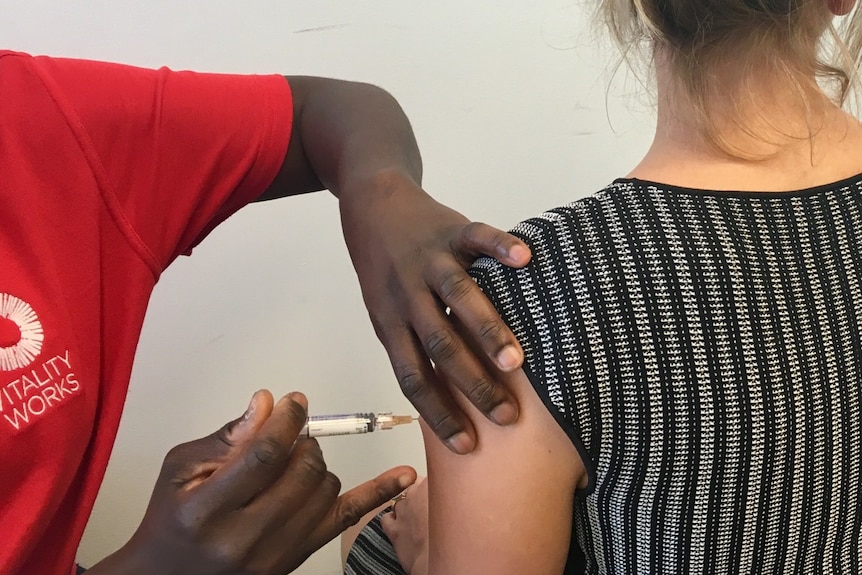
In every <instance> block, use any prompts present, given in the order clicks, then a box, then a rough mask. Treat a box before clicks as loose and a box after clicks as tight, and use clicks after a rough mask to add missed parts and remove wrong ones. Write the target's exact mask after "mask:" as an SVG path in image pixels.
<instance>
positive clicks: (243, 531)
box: [88, 391, 416, 575]
mask: <svg viewBox="0 0 862 575" xmlns="http://www.w3.org/2000/svg"><path fill="white" fill-rule="evenodd" d="M306 410H307V401H306V399H305V397H304V396H303V395H302V394H299V393H293V394H290V395H288V396H286V397H284V398H282V399H281V400H280V401H279V402H278V403H277V404H275V406H273V399H272V395H271V394H270V393H269V392H268V391H260V392H258V393H257V394H255V396H254V397H253V398H252V402H251V404H250V406H249V410H248V411H247V412H246V414H245V415H244V416H243V417H241V418H239V419H237V420H234V421H232V422H230V423H228V424H227V425H225V426H224V427H223V428H222V429H220V430H219V431H218V432H216V433H214V434H212V435H210V436H208V437H205V438H203V439H199V440H197V441H192V442H190V443H185V444H182V445H179V446H177V447H175V448H173V449H172V450H171V451H170V452H169V453H168V455H167V457H166V458H165V462H164V464H163V466H162V471H161V474H160V475H159V478H158V480H157V482H156V486H155V489H154V490H153V495H152V498H151V500H150V504H149V507H148V508H147V512H146V515H145V516H144V520H143V522H142V523H141V525H140V527H139V528H138V530H137V532H136V533H135V534H134V535H133V537H132V539H131V540H130V541H129V542H128V543H127V544H126V545H125V546H124V547H123V548H122V549H121V550H119V551H118V552H117V553H115V554H114V555H112V556H110V557H108V558H107V559H105V560H104V561H102V562H101V563H99V564H98V565H96V566H94V567H93V568H92V569H91V570H89V571H88V574H92V575H106V574H112V575H117V574H121V573H122V574H126V573H128V574H132V573H134V574H136V575H149V574H159V575H172V574H177V575H180V574H182V575H215V574H225V575H227V574H231V575H232V574H235V573H243V574H254V575H276V574H277V575H283V574H285V573H289V572H290V571H293V570H294V569H296V567H298V566H299V565H300V564H301V563H302V562H303V561H305V560H306V559H307V558H308V557H309V556H310V555H311V554H312V553H313V552H314V551H316V550H317V549H319V548H320V547H321V546H323V545H324V544H326V543H327V542H329V541H330V540H332V539H333V538H334V537H336V536H337V535H338V534H340V533H341V532H342V531H343V530H344V529H346V528H347V527H349V526H350V525H353V524H354V523H356V522H357V521H358V520H359V519H360V518H361V517H362V516H363V515H365V513H367V512H368V511H369V510H371V509H374V508H375V507H377V506H379V505H381V504H383V503H384V502H386V501H387V500H388V499H390V498H392V497H393V496H395V495H396V494H398V493H399V492H401V491H402V490H403V489H404V488H406V487H407V486H408V485H410V484H411V483H413V481H414V480H415V478H416V472H415V471H414V470H413V469H411V468H409V467H400V468H396V469H392V470H390V471H387V472H386V473H384V474H382V475H380V476H379V477H377V478H376V479H374V480H372V481H369V482H367V483H365V484H363V485H360V486H359V487H356V488H355V489H353V490H351V491H348V492H347V493H344V494H343V495H341V496H339V491H340V489H341V484H340V482H339V480H338V478H337V477H335V475H333V474H332V473H330V472H328V471H327V470H326V463H325V462H324V460H323V454H322V453H321V451H320V446H319V445H318V444H317V441H315V440H313V439H299V440H297V436H298V435H299V432H300V430H301V429H302V427H303V425H305V422H306V419H307V415H306Z"/></svg>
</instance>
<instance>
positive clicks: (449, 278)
mask: <svg viewBox="0 0 862 575" xmlns="http://www.w3.org/2000/svg"><path fill="white" fill-rule="evenodd" d="M475 285H476V284H475V283H474V282H473V279H472V278H471V277H470V276H469V275H467V274H466V273H464V272H463V271H462V270H457V271H454V270H453V271H450V272H447V273H446V274H445V275H444V276H443V278H442V279H441V280H440V287H439V290H440V297H442V298H443V301H445V302H447V303H455V302H458V301H460V300H462V299H464V298H465V297H467V296H468V295H469V294H470V292H471V291H472V290H473V288H474V287H475Z"/></svg>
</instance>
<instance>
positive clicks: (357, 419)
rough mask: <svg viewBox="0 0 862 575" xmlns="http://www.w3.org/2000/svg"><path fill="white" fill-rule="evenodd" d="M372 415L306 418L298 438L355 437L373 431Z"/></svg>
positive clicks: (350, 414)
mask: <svg viewBox="0 0 862 575" xmlns="http://www.w3.org/2000/svg"><path fill="white" fill-rule="evenodd" d="M374 425H375V415H374V414H373V413H347V414H343V415H322V416H312V417H309V418H308V423H306V424H305V427H303V428H302V431H301V432H300V434H299V436H300V437H330V436H333V435H356V434H361V433H369V432H372V431H374Z"/></svg>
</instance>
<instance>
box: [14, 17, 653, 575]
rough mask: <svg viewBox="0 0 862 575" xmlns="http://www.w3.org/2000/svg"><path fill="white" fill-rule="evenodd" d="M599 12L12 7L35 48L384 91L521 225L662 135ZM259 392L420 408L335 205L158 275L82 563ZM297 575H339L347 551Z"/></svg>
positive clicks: (405, 443) (227, 229)
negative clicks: (179, 448)
mask: <svg viewBox="0 0 862 575" xmlns="http://www.w3.org/2000/svg"><path fill="white" fill-rule="evenodd" d="M584 5H586V6H594V5H595V2H592V1H589V2H587V1H584V2H577V1H559V0H532V1H527V0H520V1H518V0H494V1H492V0H434V1H424V0H407V1H404V0H401V1H398V0H314V1H313V2H300V1H298V0H279V1H275V0H266V1H264V0H260V1H252V0H245V1H242V0H233V1H227V0H149V1H147V2H130V1H128V0H124V1H120V0H111V1H107V0H101V1H90V2H84V1H80V0H78V1H69V0H65V1H59V0H56V1H46V0H27V1H20V0H14V1H13V0H3V1H0V7H2V14H3V16H2V21H0V38H2V43H3V44H4V45H5V47H8V48H12V49H17V50H22V51H28V52H31V53H47V54H53V55H58V56H73V57H84V58H95V59H104V60H113V61H121V62H126V63H131V64H137V65H144V66H160V65H169V66H171V67H174V68H191V69H199V70H206V71H220V72H280V73H286V74H314V75H329V76H336V77H343V78H350V79H361V80H365V81H370V82H373V83H377V84H380V85H382V86H384V87H386V88H387V89H389V90H390V91H391V92H392V93H393V94H395V95H396V97H398V98H399V99H400V100H401V102H402V104H403V106H404V107H405V109H406V110H407V111H408V114H409V115H410V116H411V118H412V120H413V123H414V127H415V130H416V133H417V136H418V138H419V142H420V144H421V146H422V150H423V152H424V158H425V165H426V182H425V183H426V188H427V189H428V190H429V191H430V192H431V193H433V194H434V195H436V196H437V197H438V198H439V199H441V200H442V201H444V202H446V203H448V204H450V205H452V206H453V207H455V208H457V209H459V210H461V211H463V212H464V213H466V214H467V215H469V216H471V217H473V218H475V219H480V220H484V221H487V222H489V223H492V224H494V225H497V226H501V227H508V226H511V225H513V224H514V223H516V222H517V221H518V220H520V219H523V218H525V217H528V216H531V215H534V214H535V213H537V212H539V211H541V210H543V209H546V208H550V207H554V206H555V205H559V204H561V203H564V202H567V201H569V200H573V199H576V198H578V197H581V196H583V195H585V194H587V193H589V192H592V191H595V190H596V189H598V188H599V187H601V186H603V185H604V184H606V183H607V182H609V181H610V180H611V179H612V178H614V177H617V176H621V175H624V173H625V172H626V170H627V169H628V168H631V167H632V166H633V165H634V163H635V162H636V161H637V160H638V159H639V157H640V155H641V154H642V153H643V152H644V151H645V149H646V146H647V144H648V142H649V139H650V138H651V126H652V118H651V114H650V112H649V111H648V110H647V111H644V110H645V109H647V108H648V105H646V104H643V103H637V102H635V103H634V104H631V105H629V106H628V107H626V106H624V105H623V104H622V103H621V102H622V100H623V98H624V97H625V96H626V93H631V92H633V91H635V90H636V89H637V85H636V83H635V82H633V81H629V82H627V83H626V86H625V87H624V88H622V87H621V84H622V82H620V81H615V82H614V87H613V88H612V89H611V91H610V97H609V98H608V99H607V103H608V106H607V107H606V92H607V90H606V88H607V86H608V83H609V79H610V74H609V69H610V68H611V67H612V65H613V64H614V62H615V59H616V53H615V52H614V51H613V49H612V48H611V47H610V44H609V43H608V42H596V41H595V40H594V38H593V36H592V35H591V34H592V32H591V23H590V18H589V15H588V8H586V7H584ZM623 76H624V75H623ZM618 80H619V78H618ZM633 110H634V113H633ZM637 110H640V112H637ZM261 387H267V388H270V389H272V390H273V391H274V393H276V394H281V393H284V392H287V391H290V390H294V389H299V390H303V391H305V392H306V394H307V395H308V396H309V398H310V404H311V410H312V411H313V412H315V413H327V412H341V411H354V410H379V411H382V410H394V411H410V408H409V404H408V403H407V402H406V401H405V400H404V399H402V398H401V396H400V393H399V392H398V389H397V385H396V383H395V380H394V378H393V377H392V375H391V372H390V368H389V365H388V362H387V360H386V356H385V353H384V351H383V349H382V347H380V345H379V344H378V343H377V341H376V339H375V338H374V334H373V332H372V329H371V327H370V325H369V323H368V321H367V319H366V314H365V310H364V308H363V306H362V301H361V297H360V294H359V289H358V285H357V282H356V280H355V277H354V275H353V271H352V268H351V266H350V262H349V259H348V257H347V253H346V250H345V248H344V246H343V242H342V239H341V233H340V227H339V220H338V213H337V209H336V204H335V200H334V199H333V198H332V197H330V196H329V195H328V194H326V193H320V194H314V195H311V196H308V197H300V198H293V199H289V200H283V201H279V202H274V203H267V204H264V205H256V206H251V207H249V208H247V209H245V210H243V211H242V212H241V213H240V214H238V215H237V216H236V217H234V218H233V219H232V220H230V221H229V222H228V223H227V224H226V225H224V226H222V228H220V229H219V230H217V232H216V233H214V234H213V235H212V236H211V237H210V238H209V239H208V240H207V241H206V242H205V244H204V245H203V246H201V247H200V248H199V249H198V250H197V251H196V253H195V255H194V256H193V257H192V258H183V259H182V260H180V261H178V262H177V263H176V264H175V265H174V266H173V268H172V269H170V270H169V271H168V272H167V273H166V274H165V275H164V276H163V279H162V281H161V282H160V284H159V286H158V287H157V289H156V292H155V295H154V298H153V301H152V306H151V308H150V313H149V315H148V317H147V321H146V325H145V328H144V333H143V337H142V340H141V345H140V350H139V353H138V361H137V364H136V367H135V373H134V377H133V381H132V386H131V390H130V393H129V400H128V404H127V409H126V413H125V417H124V420H123V424H122V426H121V429H120V434H119V437H118V440H117V445H116V449H115V451H114V455H113V459H112V461H111V466H110V468H109V470H108V475H107V479H106V480H105V483H104V486H103V488H102V492H101V496H100V499H99V501H98V503H97V505H96V509H95V511H94V514H93V517H92V520H91V521H90V525H89V528H88V531H87V533H86V536H85V538H84V541H83V543H82V545H81V549H80V554H79V558H80V560H81V561H82V562H84V563H85V564H90V563H92V562H94V561H96V560H97V559H99V558H100V557H102V556H104V555H105V554H106V553H108V552H110V551H111V550H113V549H115V548H116V547H118V546H119V545H121V544H122V543H123V542H124V541H125V540H126V539H127V538H128V536H129V535H130V534H131V532H132V531H133V530H134V528H135V526H136V525H137V522H138V521H139V520H140V518H141V516H142V514H143V511H144V507H145V505H146V502H147V499H148V497H149V492H150V489H151V487H152V484H153V482H154V480H155V477H156V474H157V472H158V470H159V466H160V463H161V459H162V456H163V454H164V453H165V452H166V451H167V450H168V449H169V448H170V447H171V446H173V445H174V444H176V443H179V442H182V441H185V440H188V439H192V438H195V437H198V436H201V435H204V434H207V433H209V432H211V431H213V430H215V429H216V428H217V427H219V426H220V425H221V424H222V423H224V422H226V421H228V420H229V419H231V418H233V417H236V416H238V415H239V414H240V413H242V411H243V409H244V407H245V404H246V402H247V400H248V398H249V397H250V395H251V394H252V392H253V391H254V390H256V389H258V388H261ZM321 443H322V445H323V448H324V452H325V453H326V455H327V459H328V462H329V464H330V467H331V468H332V469H333V470H334V471H335V472H336V473H337V474H338V475H339V476H340V477H341V478H342V480H343V482H344V485H345V486H350V485H354V484H356V483H358V482H360V481H362V480H364V479H366V478H368V477H370V476H372V475H373V474H376V473H378V472H379V471H381V470H383V469H385V468H387V467H389V466H393V465H396V464H401V463H408V464H412V465H414V466H416V467H418V468H420V469H421V468H423V467H424V459H423V455H422V451H421V442H420V439H419V433H418V429H412V430H398V431H392V432H388V434H383V433H381V434H378V435H377V436H368V437H358V438H335V439H330V440H323V441H322V442H321ZM299 573H303V574H314V575H324V574H325V575H329V574H332V573H340V570H339V563H338V553H337V547H336V546H334V545H331V546H329V547H327V548H325V549H324V550H323V551H322V552H321V553H319V554H318V555H316V556H315V557H313V558H312V559H311V560H309V561H308V563H307V564H306V565H305V566H304V567H303V568H301V569H300V570H299Z"/></svg>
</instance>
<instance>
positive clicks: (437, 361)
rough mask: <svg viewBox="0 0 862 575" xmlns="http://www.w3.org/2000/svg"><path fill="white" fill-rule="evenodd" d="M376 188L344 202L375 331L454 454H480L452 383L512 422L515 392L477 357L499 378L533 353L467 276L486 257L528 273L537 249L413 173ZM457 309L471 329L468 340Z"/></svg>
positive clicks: (347, 236) (410, 394)
mask: <svg viewBox="0 0 862 575" xmlns="http://www.w3.org/2000/svg"><path fill="white" fill-rule="evenodd" d="M367 186H368V188H367V189H363V190H362V192H363V193H353V194H347V195H343V196H342V199H341V202H340V208H341V214H342V225H343V228H344V235H345V240H346V241H347V246H348V248H349V250H350V254H351V258H352V259H353V263H354V267H355V268H356V272H357V275H358V276H359V280H360V284H361V286H362V293H363V297H364V298H365V303H366V305H367V307H368V310H369V315H370V316H371V321H372V324H373V325H374V328H375V331H376V333H377V335H378V337H379V338H380V340H381V341H382V343H383V345H384V346H385V347H386V349H387V352H388V354H389V358H390V361H391V362H392V366H393V369H394V370H395V373H396V376H397V377H398V380H399V383H400V385H401V387H402V389H403V390H404V393H405V395H407V397H408V398H409V399H410V401H411V402H412V403H413V405H414V406H415V407H416V409H417V410H418V411H419V413H420V414H421V415H422V417H423V418H424V419H425V420H426V421H427V422H428V423H429V425H430V426H431V428H432V429H434V431H435V433H436V434H437V436H438V437H440V438H441V439H443V440H444V441H445V442H446V443H447V445H448V446H449V448H450V449H452V450H453V451H455V452H458V453H466V452H469V451H471V450H472V449H473V447H474V445H475V441H474V437H473V429H472V426H471V425H470V424H469V422H468V420H467V419H466V418H465V417H464V414H463V412H462V411H461V410H460V409H458V408H457V407H456V405H455V404H454V403H453V402H452V401H451V397H450V396H449V394H448V393H447V392H446V390H445V389H444V388H445V386H443V385H442V384H441V381H442V379H443V378H445V379H447V380H449V381H450V382H452V383H453V384H454V385H455V386H456V387H457V388H458V389H460V390H461V391H463V392H464V393H465V395H466V396H467V397H469V398H470V399H471V401H475V402H476V406H477V407H478V408H479V409H480V411H482V412H483V413H484V414H485V415H486V416H488V417H490V418H492V419H493V420H494V421H496V422H498V423H501V424H508V423H512V422H514V421H515V420H516V419H517V414H518V411H517V405H516V403H515V402H514V400H513V398H512V395H511V393H509V392H508V391H507V390H506V388H505V387H503V386H498V385H495V384H494V383H493V382H495V381H497V380H498V379H499V378H497V377H492V376H491V375H492V374H491V373H489V368H487V367H485V366H484V363H483V361H482V358H480V357H479V356H478V355H477V354H483V355H484V356H487V357H488V358H490V359H491V361H492V362H493V364H492V365H493V367H491V368H490V369H500V370H504V371H513V370H516V369H518V368H519V367H520V365H521V363H522V361H523V352H522V350H521V347H520V346H519V345H518V342H517V341H516V339H515V337H514V336H513V335H512V333H511V331H510V330H509V328H508V327H507V326H506V325H505V324H504V323H503V322H502V320H501V319H500V317H499V315H498V314H497V312H496V310H495V309H494V308H493V306H492V305H491V303H490V302H489V301H488V300H487V298H486V297H485V295H484V294H483V293H482V291H481V290H480V289H479V287H478V286H477V285H476V284H475V282H473V281H472V279H471V278H470V276H469V275H468V274H467V273H466V271H465V269H466V268H467V267H468V266H469V265H470V264H471V263H472V262H473V260H474V259H475V258H476V257H478V256H480V255H490V256H492V257H496V258H498V259H500V260H501V261H502V262H503V263H505V264H507V265H512V266H523V265H526V264H527V263H528V261H529V257H530V253H529V249H528V248H527V246H526V245H525V244H524V243H523V242H521V241H520V240H518V239H517V238H515V237H514V236H511V235H509V234H506V233H504V232H502V231H500V230H497V229H495V228H492V227H490V226H486V225H484V224H476V223H472V224H471V223H470V222H469V221H468V220H467V219H466V218H465V217H464V216H462V215H461V214H459V213H458V212H455V211H454V210H451V209H449V208H447V207H446V206H443V205H441V204H439V203H437V202H436V201H434V200H433V199H432V198H431V197H430V196H428V195H427V194H426V193H425V192H424V191H423V190H422V189H421V188H420V187H419V186H418V185H417V183H416V182H415V181H413V180H412V179H410V178H408V177H406V176H404V175H403V174H401V175H399V174H397V173H395V174H393V173H390V174H387V177H386V179H385V182H383V183H381V182H379V181H375V180H373V179H372V180H371V181H369V182H367ZM351 198H352V199H351ZM356 198H362V200H361V202H360V201H359V200H357V199H356ZM370 246H373V248H371V247H370ZM447 307H448V308H450V309H451V310H452V315H453V316H454V317H456V318H458V319H459V320H460V321H461V323H462V324H463V326H464V327H465V329H464V331H463V333H464V336H463V337H462V336H461V335H459V334H458V333H457V332H456V331H455V329H454V328H453V325H452V318H450V317H449V316H448V315H447V314H446V308H447ZM464 338H467V341H465V339H464ZM467 344H471V345H467ZM473 344H475V345H473ZM474 347H475V349H476V350H478V351H474Z"/></svg>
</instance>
